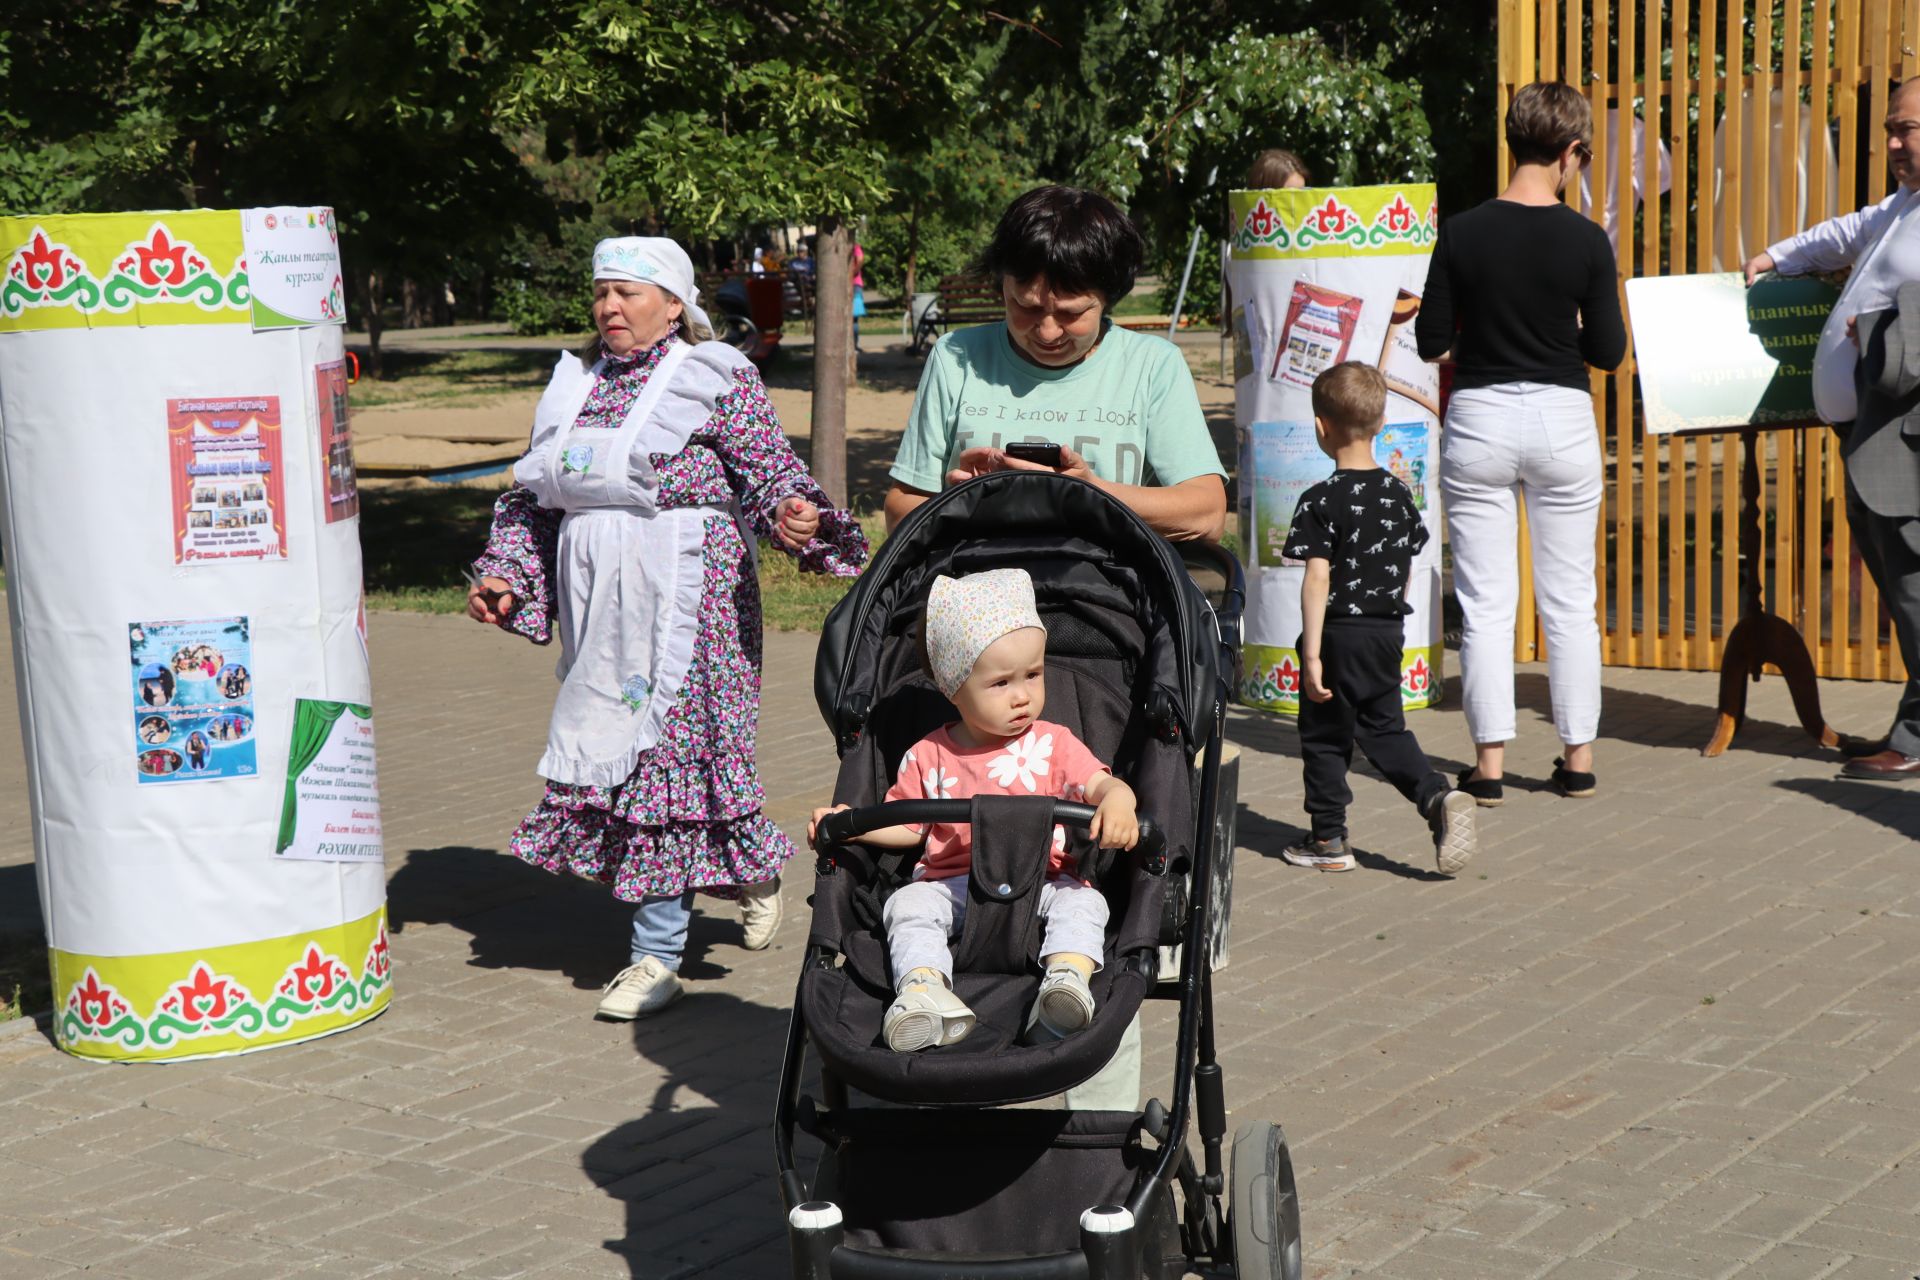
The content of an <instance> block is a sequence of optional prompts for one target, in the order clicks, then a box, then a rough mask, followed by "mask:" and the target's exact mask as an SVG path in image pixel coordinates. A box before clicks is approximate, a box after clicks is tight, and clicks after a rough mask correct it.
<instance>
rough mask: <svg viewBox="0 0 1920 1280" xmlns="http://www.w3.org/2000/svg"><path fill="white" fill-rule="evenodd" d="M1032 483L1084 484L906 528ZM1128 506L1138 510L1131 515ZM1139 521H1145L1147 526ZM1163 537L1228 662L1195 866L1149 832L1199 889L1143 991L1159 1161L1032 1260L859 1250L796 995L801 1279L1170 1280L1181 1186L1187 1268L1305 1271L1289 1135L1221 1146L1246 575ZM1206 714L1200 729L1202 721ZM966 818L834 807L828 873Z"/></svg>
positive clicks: (829, 959)
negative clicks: (1174, 1024) (812, 1148)
mask: <svg viewBox="0 0 1920 1280" xmlns="http://www.w3.org/2000/svg"><path fill="white" fill-rule="evenodd" d="M1035 483H1039V484H1076V485H1077V484H1080V483H1081V482H1079V481H1074V480H1068V479H1065V478H1061V477H1054V476H1041V475H1032V474H1023V473H1010V474H1009V473H1002V474H999V475H994V476H987V477H982V478H979V479H976V480H973V481H969V482H968V483H966V484H964V485H960V486H956V487H955V488H952V489H949V490H947V491H946V492H945V493H943V494H941V495H939V496H937V497H935V498H933V499H932V500H930V501H929V502H928V503H926V504H924V505H923V507H922V508H921V509H920V510H919V511H917V512H915V513H914V517H910V518H909V522H908V525H907V526H903V528H902V530H900V531H899V532H900V533H901V534H904V533H905V532H906V531H907V528H908V527H911V525H912V524H913V523H917V521H918V519H924V518H931V517H932V516H934V515H935V514H937V513H938V511H939V509H940V508H942V507H943V506H945V505H947V504H949V503H953V502H960V501H965V500H966V498H967V496H968V491H969V490H974V489H976V488H977V487H979V486H987V485H999V486H1003V487H1004V486H1007V485H1033V484H1035ZM973 496H974V497H978V496H980V495H978V494H975V495H973ZM1102 497H1103V498H1104V495H1102ZM1108 501H1111V500H1110V499H1109V500H1108ZM1114 505H1115V506H1116V507H1117V506H1118V504H1117V503H1116V504H1114ZM1120 509H1121V510H1122V511H1124V510H1125V509H1124V508H1120ZM1127 516H1128V518H1131V519H1136V520H1137V517H1133V516H1132V514H1131V513H1130V512H1128V513H1127ZM1141 527H1142V528H1143V529H1144V525H1143V526H1141ZM896 536H898V535H896ZM1160 545H1161V546H1162V547H1166V548H1168V549H1169V550H1168V554H1167V556H1166V562H1167V563H1169V564H1171V563H1176V562H1178V561H1184V562H1185V565H1186V566H1187V567H1188V568H1189V569H1190V570H1198V571H1200V572H1202V573H1206V574H1208V575H1210V576H1216V577H1217V579H1218V582H1219V585H1218V587H1217V588H1215V590H1214V592H1212V593H1211V594H1212V596H1213V598H1212V599H1210V600H1209V602H1208V603H1209V604H1210V605H1211V606H1212V608H1211V611H1210V617H1211V620H1212V622H1213V625H1214V630H1215V643H1216V645H1217V654H1216V659H1217V660H1216V661H1215V663H1214V664H1213V677H1214V678H1213V681H1212V687H1211V688H1210V689H1208V690H1206V691H1205V692H1204V696H1205V698H1206V702H1205V704H1204V705H1205V716H1204V720H1203V721H1201V724H1204V751H1203V753H1202V758H1201V761H1200V765H1201V768H1200V781H1199V788H1198V796H1197V804H1196V811H1195V814H1194V821H1195V827H1196V829H1197V831H1198V832H1200V833H1202V839H1201V841H1200V842H1198V843H1197V844H1196V846H1195V849H1194V856H1193V858H1192V859H1191V863H1190V865H1188V866H1180V865H1178V863H1176V864H1175V865H1174V866H1172V867H1168V866H1167V865H1166V862H1167V860H1166V857H1165V854H1164V848H1165V838H1164V833H1158V832H1155V833H1151V834H1150V833H1149V831H1148V830H1147V826H1146V824H1143V827H1142V841H1141V845H1140V848H1139V850H1137V852H1138V853H1139V855H1140V856H1141V858H1142V860H1143V865H1144V867H1145V868H1146V870H1147V873H1148V874H1150V875H1159V874H1166V873H1167V872H1168V871H1171V872H1172V873H1173V874H1175V875H1178V876H1182V877H1184V878H1185V879H1186V881H1187V885H1186V887H1187V890H1188V891H1187V893H1186V895H1185V897H1186V903H1187V913H1186V919H1185V920H1184V922H1183V923H1184V927H1183V929H1182V930H1181V932H1180V933H1179V935H1178V936H1177V937H1167V936H1163V937H1162V939H1161V941H1162V943H1163V944H1170V943H1174V942H1178V943H1180V944H1181V948H1180V971H1179V977H1178V980H1177V982H1175V983H1172V984H1167V983H1159V984H1156V985H1155V986H1153V987H1152V988H1150V989H1149V991H1148V993H1147V997H1146V998H1150V999H1162V1000H1164V999H1174V1000H1177V1001H1178V1002H1179V1006H1180V1012H1179V1019H1178V1031H1177V1040H1176V1044H1175V1052H1174V1073H1173V1092H1172V1105H1171V1107H1170V1108H1169V1107H1166V1106H1163V1105H1162V1104H1161V1103H1160V1101H1159V1100H1158V1099H1157V1098H1154V1099H1151V1100H1150V1101H1149V1102H1148V1103H1147V1104H1146V1106H1145V1107H1144V1108H1143V1109H1142V1111H1141V1112H1140V1114H1139V1120H1138V1123H1139V1125H1140V1126H1141V1128H1143V1129H1144V1131H1145V1132H1146V1133H1147V1134H1148V1135H1151V1136H1152V1137H1153V1138H1154V1140H1155V1142H1156V1144H1157V1150H1156V1151H1154V1152H1153V1157H1152V1162H1151V1166H1150V1168H1149V1169H1148V1171H1147V1172H1146V1173H1145V1174H1144V1176H1141V1177H1140V1178H1139V1179H1138V1182H1137V1185H1135V1187H1134V1188H1133V1191H1132V1193H1131V1194H1130V1195H1129V1196H1128V1197H1127V1200H1126V1202H1125V1204H1124V1205H1117V1204H1100V1205H1094V1206H1090V1207H1088V1208H1087V1209H1086V1211H1085V1212H1084V1213H1083V1214H1082V1215H1081V1218H1080V1232H1079V1236H1080V1247H1079V1248H1078V1249H1077V1250H1071V1251H1067V1252H1052V1253H1045V1254H1038V1255H1029V1256H1022V1257H1004V1256H996V1257H992V1258H984V1257H980V1258H977V1257H965V1256H952V1257H951V1259H950V1260H948V1259H947V1258H945V1257H930V1256H926V1255H923V1254H906V1253H902V1252H899V1251H886V1252H876V1251H872V1250H867V1249H861V1248H857V1247H855V1246H853V1245H851V1244H849V1243H847V1242H846V1239H845V1232H844V1228H843V1215H842V1213H841V1210H840V1209H839V1207H838V1206H836V1205H834V1204H833V1203H831V1202H830V1201H826V1200H817V1199H813V1198H811V1197H810V1196H809V1193H808V1188H807V1185H806V1183H805V1181H804V1180H803V1179H802V1177H801V1175H800V1173H799V1170H798V1168H797V1165H796V1161H795V1156H794V1130H795V1129H796V1128H800V1129H805V1130H807V1131H809V1132H816V1128H815V1126H816V1121H817V1120H818V1119H819V1118H820V1111H819V1104H817V1103H816V1102H815V1100H814V1099H813V1098H812V1097H805V1096H803V1095H802V1087H803V1070H804V1064H805V1060H806V1054H807V1046H808V1043H809V1033H808V1029H807V1026H806V1021H805V1018H804V1016H803V1012H802V1007H801V994H800V992H799V991H798V990H797V991H796V994H795V1002H794V1009H793V1014H792V1016H791V1019H790V1021H789V1025H788V1032H787V1040H786V1048H785V1054H784V1058H783V1062H782V1067H781V1075H780V1087H779V1096H778V1102H777V1107H776V1111H775V1123H774V1154H775V1159H776V1163H777V1166H778V1170H779V1179H780V1192H781V1198H782V1201H783V1203H784V1206H785V1209H786V1211H787V1215H788V1232H789V1242H790V1246H791V1251H792V1258H793V1275H794V1276H795V1277H796V1280H939V1278H942V1277H951V1278H956V1280H957V1278H958V1277H967V1278H969V1280H972V1278H976V1277H977V1278H978V1280H1080V1278H1084V1280H1159V1277H1161V1276H1162V1274H1163V1272H1162V1270H1161V1267H1162V1266H1163V1260H1162V1259H1161V1258H1159V1257H1158V1256H1155V1257H1151V1258H1149V1257H1148V1256H1147V1249H1148V1247H1149V1246H1150V1245H1152V1244H1154V1243H1157V1240H1156V1238H1155V1236H1154V1234H1153V1232H1152V1231H1151V1230H1150V1229H1149V1228H1148V1224H1149V1223H1150V1222H1152V1221H1153V1220H1154V1219H1155V1218H1156V1216H1157V1215H1161V1214H1164V1213H1165V1211H1166V1209H1167V1208H1168V1207H1171V1205H1172V1199H1171V1196H1172V1192H1173V1191H1174V1189H1176V1188H1177V1189H1178V1191H1179V1192H1180V1200H1181V1207H1182V1210H1183V1211H1182V1212H1180V1213H1179V1214H1178V1219H1179V1239H1180V1244H1181V1248H1182V1252H1183V1253H1184V1255H1185V1260H1186V1263H1187V1265H1188V1266H1189V1267H1201V1268H1204V1269H1205V1270H1207V1271H1208V1272H1209V1273H1212V1274H1216V1275H1227V1276H1238V1277H1246V1278H1247V1280H1269V1278H1270V1277H1276V1278H1277V1277H1287V1278H1288V1280H1297V1277H1298V1276H1299V1275H1300V1244H1299V1217H1298V1203H1297V1196H1296V1195H1295V1192H1294V1186H1293V1175H1292V1166H1291V1161H1290V1159H1289V1157H1288V1153H1287V1148H1286V1141H1285V1136H1284V1134H1283V1133H1282V1132H1281V1131H1280V1129H1279V1126H1277V1125H1272V1124H1249V1125H1247V1126H1244V1127H1243V1128H1242V1129H1241V1130H1240V1132H1239V1133H1238V1134H1237V1135H1236V1137H1235V1139H1234V1147H1233V1153H1232V1166H1231V1171H1230V1170H1229V1167H1228V1165H1227V1162H1226V1159H1225V1151H1224V1148H1225V1142H1226V1090H1225V1081H1224V1077H1223V1073H1222V1071H1221V1067H1220V1063H1219V1060H1218V1057H1217V1054H1216V1051H1215V1035H1214V1032H1215V1021H1214V1009H1213V984H1212V975H1211V967H1210V963H1209V950H1210V947H1209V943H1210V940H1211V938H1212V934H1213V930H1214V928H1215V924H1216V922H1215V920H1214V901H1213V888H1214V880H1215V875H1216V868H1215V855H1214V851H1213V849H1212V848H1211V847H1210V845H1211V842H1212V836H1213V833H1214V832H1215V831H1216V823H1217V819H1218V808H1219V790H1220V769H1221V757H1222V754H1223V751H1222V748H1223V746H1224V743H1225V730H1226V709H1227V705H1228V702H1229V701H1230V700H1231V699H1232V698H1233V696H1234V684H1233V681H1234V678H1235V672H1236V671H1237V667H1238V648H1239V631H1240V614H1241V609H1242V607H1243V602H1244V591H1245V588H1244V580H1243V577H1242V573H1241V569H1240V565H1239V562H1238V560H1237V559H1236V558H1235V557H1233V556H1232V555H1231V554H1229V553H1227V552H1226V551H1224V550H1222V549H1221V548H1219V547H1217V546H1213V545H1211V544H1199V543H1195V544H1185V545H1182V546H1181V547H1180V548H1178V550H1173V549H1172V547H1171V544H1166V543H1164V542H1162V543H1160ZM892 550H894V547H893V545H892V544H890V545H889V546H888V547H886V548H883V550H882V552H881V554H880V556H879V557H878V558H877V560H876V564H875V565H874V566H872V567H871V568H870V569H869V573H870V574H871V573H882V572H884V571H885V570H886V569H887V568H888V563H887V553H888V552H890V551H892ZM849 602H851V597H850V598H849ZM823 662H824V658H823ZM823 706H824V702H823ZM1197 718H1198V717H1196V719H1197ZM1201 724H1195V725H1194V726H1193V727H1194V728H1195V729H1199V728H1201ZM836 731H837V735H838V737H839V739H840V747H841V749H842V751H843V752H844V751H845V750H847V749H848V748H849V747H851V745H852V743H853V740H854V739H853V738H851V737H849V736H848V735H847V733H846V732H845V730H844V727H843V726H836ZM1196 736H1201V735H1198V734H1196ZM909 805H910V806H911V808H912V811H913V812H912V815H911V817H909V815H908V812H907V809H908V806H909ZM1092 815H1093V809H1092V808H1091V807H1089V806H1086V805H1073V804H1067V803H1065V802H1056V803H1055V805H1054V817H1055V819H1056V820H1057V821H1059V822H1062V823H1064V824H1068V825H1079V826H1084V824H1085V823H1086V821H1087V820H1089V819H1090V818H1091V817H1092ZM968 817H969V802H967V801H964V800H960V801H915V802H896V803H894V804H891V805H884V804H882V805H872V806H868V807H866V808H863V809H857V810H847V811H841V812H837V813H834V814H832V815H830V816H829V817H828V818H826V819H823V821H822V823H821V828H820V832H819V845H820V850H821V858H820V868H819V870H820V871H821V873H823V874H833V870H832V859H831V854H832V852H833V851H834V850H835V849H836V848H837V847H838V846H840V845H842V844H844V842H846V841H847V840H849V839H851V838H852V837H854V836H857V835H860V834H863V833H865V832H866V831H869V830H873V829H876V828H879V827H882V826H887V825H892V824H894V823H897V822H901V821H916V822H918V821H943V822H944V821H965V820H967V819H968ZM1156 848H1157V849H1158V850H1159V851H1158V852H1157V853H1156ZM1230 852H1231V851H1228V853H1229V854H1230ZM1156 861H1157V862H1158V864H1159V866H1158V868H1157V869H1156V867H1155V862H1156ZM834 959H835V952H834V951H833V950H832V949H831V948H829V947H825V946H822V945H820V944H818V943H817V942H815V941H813V940H811V939H810V940H809V943H808V947H807V955H806V957H805V961H804V964H803V968H802V982H803V983H804V981H805V977H806V973H807V971H808V970H809V969H812V968H814V967H819V966H825V967H831V966H832V965H833V964H834ZM1169 988H1171V989H1169ZM820 1073H821V1093H822V1100H823V1101H824V1102H825V1104H826V1106H827V1107H828V1108H830V1109H832V1110H840V1109H843V1108H845V1107H846V1105H847V1092H846V1084H845V1082H844V1081H841V1080H838V1079H836V1078H835V1077H834V1075H833V1074H832V1072H831V1071H830V1070H829V1067H828V1065H827V1064H826V1063H825V1061H824V1060H823V1061H822V1062H821V1066H820ZM1196 1120H1197V1130H1198V1136H1199V1139H1200V1158H1199V1160H1198V1161H1196V1160H1195V1156H1194V1152H1193V1151H1192V1150H1191V1149H1190V1148H1189V1146H1188V1144H1187V1137H1188V1130H1189V1128H1190V1127H1194V1126H1195V1124H1196ZM1160 1225H1161V1226H1162V1227H1165V1226H1166V1224H1164V1223H1161V1224H1160Z"/></svg>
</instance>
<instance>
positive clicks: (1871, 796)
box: [1773, 761, 1920, 840]
mask: <svg viewBox="0 0 1920 1280" xmlns="http://www.w3.org/2000/svg"><path fill="white" fill-rule="evenodd" d="M1839 770H1840V766H1839V762H1837V761H1836V762H1835V764H1834V773H1835V774H1836V775H1837V774H1838V773H1839ZM1773 785H1774V786H1776V787H1778V788H1780V789H1781V790H1782V791H1796V792H1798V793H1800V794H1801V795H1803V796H1811V797H1812V798H1813V799H1815V800H1818V801H1820V802H1821V803H1822V804H1830V805H1832V806H1833V807H1834V808H1836V809H1844V810H1846V811H1847V812H1848V813H1851V814H1853V815H1854V816H1856V817H1860V818H1865V819H1867V820H1868V821H1869V822H1877V823H1879V824H1880V825H1881V826H1883V827H1886V828H1887V829H1888V830H1890V831H1893V832H1896V833H1898V834H1900V835H1903V836H1905V837H1907V838H1908V839H1909V840H1920V804H1915V803H1914V799H1915V797H1916V796H1920V785H1917V784H1915V783H1911V782H1864V781H1860V780H1857V779H1853V778H1841V777H1837V776H1834V777H1825V778H1783V779H1780V780H1779V781H1776V782H1775V783H1774V784H1773Z"/></svg>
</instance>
